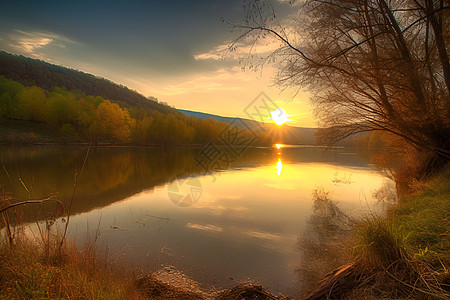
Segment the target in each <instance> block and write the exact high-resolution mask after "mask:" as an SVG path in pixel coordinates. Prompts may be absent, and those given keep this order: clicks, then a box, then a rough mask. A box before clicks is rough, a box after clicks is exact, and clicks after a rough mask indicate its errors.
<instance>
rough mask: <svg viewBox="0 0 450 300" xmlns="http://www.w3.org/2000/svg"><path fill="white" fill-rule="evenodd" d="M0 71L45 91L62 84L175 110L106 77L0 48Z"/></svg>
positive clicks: (124, 101)
mask: <svg viewBox="0 0 450 300" xmlns="http://www.w3.org/2000/svg"><path fill="white" fill-rule="evenodd" d="M0 75H3V76H5V77H6V78H9V79H12V80H15V81H17V82H19V83H21V84H23V85H25V86H33V85H35V86H38V87H40V88H43V89H44V90H47V91H51V90H53V88H54V87H65V88H67V89H68V90H78V91H82V92H84V93H86V94H88V95H95V96H100V97H103V98H105V99H109V100H111V101H113V102H118V103H120V104H121V105H122V106H136V107H142V108H149V109H153V110H158V111H160V112H162V113H169V112H172V113H174V112H176V110H175V109H173V108H171V107H168V106H166V105H162V104H160V103H158V102H156V101H152V100H149V99H147V98H146V97H144V96H143V95H141V94H139V93H138V92H136V91H133V90H130V89H129V88H127V87H125V86H122V85H119V84H116V83H114V82H111V81H109V80H107V79H104V78H100V77H96V76H94V75H92V74H87V73H84V72H81V71H77V70H73V69H69V68H65V67H62V66H57V65H53V64H50V63H47V62H44V61H41V60H38V59H32V58H28V57H24V56H21V55H13V54H10V53H7V52H4V51H0ZM155 100H156V98H155Z"/></svg>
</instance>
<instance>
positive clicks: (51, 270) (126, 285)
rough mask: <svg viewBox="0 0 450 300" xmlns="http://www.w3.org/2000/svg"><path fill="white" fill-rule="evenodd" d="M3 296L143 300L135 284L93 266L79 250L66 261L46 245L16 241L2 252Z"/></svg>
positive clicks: (66, 251)
mask: <svg viewBox="0 0 450 300" xmlns="http://www.w3.org/2000/svg"><path fill="white" fill-rule="evenodd" d="M0 256H1V257H2V259H1V260H0V295H3V296H2V297H1V298H3V297H4V298H6V299H37V298H38V299H60V298H63V299H139V298H140V295H139V293H138V292H137V290H136V289H135V288H134V287H133V285H132V282H131V281H130V280H128V279H127V278H124V277H118V276H117V273H116V272H114V271H113V270H112V269H110V268H108V267H106V266H104V265H103V266H101V265H100V264H93V263H92V262H93V260H92V257H91V254H90V253H89V252H86V251H78V250H77V249H76V248H75V247H72V248H68V247H65V249H64V257H63V258H61V257H56V256H50V257H48V256H47V255H46V253H45V250H44V248H43V247H42V244H38V243H36V242H33V241H30V240H26V241H25V240H21V241H16V243H15V247H14V249H10V248H9V247H1V248H0Z"/></svg>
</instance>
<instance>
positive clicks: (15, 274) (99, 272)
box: [0, 233, 289, 300]
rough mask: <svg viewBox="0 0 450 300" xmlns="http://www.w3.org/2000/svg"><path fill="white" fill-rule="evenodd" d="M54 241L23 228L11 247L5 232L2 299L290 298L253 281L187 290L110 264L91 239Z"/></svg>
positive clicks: (0, 253)
mask: <svg viewBox="0 0 450 300" xmlns="http://www.w3.org/2000/svg"><path fill="white" fill-rule="evenodd" d="M50 236H51V235H50ZM53 237H54V236H53ZM57 241H59V239H57ZM57 241H53V242H48V241H47V240H45V241H44V242H42V241H41V240H39V239H38V240H35V239H32V238H30V237H26V236H25V234H22V233H20V234H16V236H15V237H14V244H13V246H12V247H10V245H9V241H8V239H7V238H6V237H4V239H3V240H2V241H0V299H132V300H133V299H161V300H163V299H192V300H194V299H195V300H199V299H221V300H234V299H261V300H266V299H289V298H287V297H284V296H282V295H280V296H274V295H272V294H271V293H270V292H269V291H267V290H265V289H264V288H263V287H261V286H258V285H253V284H241V285H238V286H236V287H233V288H231V289H226V290H222V291H214V292H210V293H204V292H202V291H197V290H196V291H191V290H185V289H182V288H179V287H177V286H174V285H171V284H168V283H166V282H163V281H161V280H159V279H157V278H156V277H154V276H153V275H152V274H149V273H146V274H140V275H136V274H132V273H131V272H130V271H124V268H123V267H122V268H120V270H119V268H117V267H116V268H114V267H113V266H112V265H111V264H110V263H108V262H106V261H105V260H103V261H102V260H101V259H100V258H99V256H98V251H97V249H96V247H95V245H86V246H85V247H84V248H83V249H77V248H76V247H75V246H71V247H69V246H67V244H66V243H65V244H64V247H63V251H62V253H61V252H59V251H58V242H57ZM49 248H50V250H49Z"/></svg>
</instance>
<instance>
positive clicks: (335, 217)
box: [297, 188, 355, 297]
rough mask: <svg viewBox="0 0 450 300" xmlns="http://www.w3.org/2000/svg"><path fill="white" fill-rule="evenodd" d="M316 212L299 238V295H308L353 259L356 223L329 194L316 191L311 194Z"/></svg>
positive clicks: (314, 211)
mask: <svg viewBox="0 0 450 300" xmlns="http://www.w3.org/2000/svg"><path fill="white" fill-rule="evenodd" d="M312 200H313V213H312V214H311V216H310V217H309V218H308V220H307V223H306V226H305V228H304V233H303V235H302V236H301V238H300V239H299V248H300V251H301V253H302V254H303V255H302V259H301V264H300V267H299V268H298V270H297V271H298V276H299V279H300V282H301V290H300V294H301V296H302V297H305V296H307V295H308V294H309V293H310V292H311V291H312V290H313V289H314V288H316V286H317V283H318V282H319V281H320V280H321V279H322V278H323V277H324V276H325V274H327V273H328V272H330V271H332V270H334V269H336V268H337V267H339V266H341V265H343V264H344V263H346V262H347V260H348V259H349V258H350V255H349V251H348V249H350V241H351V238H350V235H351V229H352V226H353V224H354V223H355V220H354V218H353V217H351V216H349V215H347V214H346V213H345V212H344V211H343V210H342V209H341V208H340V206H339V204H338V202H337V201H335V200H333V199H332V198H331V195H330V193H329V192H325V190H324V189H323V188H317V189H315V190H314V191H313V194H312Z"/></svg>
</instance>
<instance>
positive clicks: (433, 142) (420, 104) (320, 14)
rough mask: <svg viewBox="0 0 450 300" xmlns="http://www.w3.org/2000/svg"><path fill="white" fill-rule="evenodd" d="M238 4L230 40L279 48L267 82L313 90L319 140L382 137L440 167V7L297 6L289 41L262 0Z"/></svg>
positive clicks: (444, 60) (449, 118)
mask: <svg viewBox="0 0 450 300" xmlns="http://www.w3.org/2000/svg"><path fill="white" fill-rule="evenodd" d="M244 2H245V7H246V11H247V17H246V19H245V23H244V24H241V25H236V24H233V26H234V27H236V28H239V29H240V30H242V31H243V32H242V35H241V36H240V38H239V39H242V38H244V37H245V38H248V37H253V38H254V39H255V40H258V39H261V38H263V37H264V35H271V36H273V37H275V38H276V39H278V40H279V41H280V42H281V43H282V47H280V48H279V49H277V50H276V51H275V52H274V53H273V54H272V56H275V57H277V58H278V70H279V73H278V75H277V82H278V83H279V84H280V85H281V86H290V87H292V86H298V87H302V88H309V89H310V90H312V91H313V92H314V97H313V99H312V101H313V105H314V107H315V112H316V115H317V117H318V119H319V122H320V125H321V127H322V128H324V129H323V130H322V131H321V137H322V138H324V139H325V140H326V141H328V142H336V141H339V140H341V139H343V138H346V137H348V136H349V135H351V134H355V133H360V132H366V131H383V132H388V133H390V134H393V135H395V136H398V137H400V138H401V139H402V140H403V141H404V142H406V143H407V144H409V145H411V146H413V147H414V148H416V149H418V150H420V151H427V152H429V153H430V154H431V156H432V157H433V159H432V161H433V163H432V164H429V165H427V166H426V168H428V169H430V168H434V167H436V165H437V164H439V165H444V164H446V163H447V162H448V160H449V158H450V142H449V136H450V65H449V50H448V47H449V38H450V37H449V35H450V18H449V16H450V12H449V3H448V2H449V1H448V0H342V1H333V0H306V1H301V3H297V5H294V6H293V7H292V8H293V9H295V10H298V15H297V18H296V20H295V22H294V23H293V27H292V28H290V33H289V34H287V30H286V29H285V28H284V27H283V26H282V25H281V24H280V23H279V22H278V20H277V18H276V17H275V14H274V12H273V9H272V6H271V5H270V3H269V2H264V1H262V0H251V1H244ZM298 2H300V1H298ZM427 171H429V170H427Z"/></svg>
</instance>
